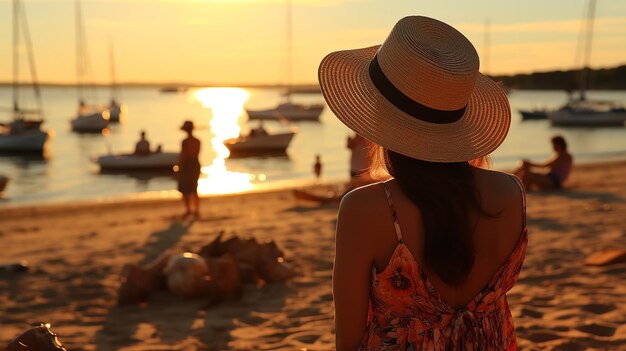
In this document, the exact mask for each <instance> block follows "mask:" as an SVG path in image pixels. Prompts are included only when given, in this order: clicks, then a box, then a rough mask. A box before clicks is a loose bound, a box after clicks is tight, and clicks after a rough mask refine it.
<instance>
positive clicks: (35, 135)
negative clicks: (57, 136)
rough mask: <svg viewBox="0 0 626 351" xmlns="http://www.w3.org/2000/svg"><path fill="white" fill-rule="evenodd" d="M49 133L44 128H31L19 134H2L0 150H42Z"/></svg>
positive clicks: (0, 136) (0, 135)
mask: <svg viewBox="0 0 626 351" xmlns="http://www.w3.org/2000/svg"><path fill="white" fill-rule="evenodd" d="M47 139H48V133H46V132H44V131H42V130H29V131H24V132H21V133H17V134H8V133H7V134H0V151H3V152H41V151H43V148H44V145H45V143H46V140H47Z"/></svg>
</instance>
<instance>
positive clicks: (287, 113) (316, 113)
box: [246, 0, 324, 122]
mask: <svg viewBox="0 0 626 351" xmlns="http://www.w3.org/2000/svg"><path fill="white" fill-rule="evenodd" d="M292 10H293V6H292V1H291V0H287V85H288V88H287V93H286V94H285V95H286V98H287V101H286V102H283V103H281V104H279V105H278V106H277V107H275V108H272V109H267V110H248V109H246V111H247V112H248V118H249V119H250V120H286V121H292V122H297V121H319V118H320V115H321V114H322V111H323V110H324V105H323V104H312V105H307V104H297V103H294V102H293V101H291V85H292V84H291V75H292V72H291V70H292V66H293V64H292V62H293V57H292V46H293V40H292V32H293V24H292V22H293V21H292Z"/></svg>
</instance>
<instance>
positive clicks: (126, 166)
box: [93, 152, 180, 171]
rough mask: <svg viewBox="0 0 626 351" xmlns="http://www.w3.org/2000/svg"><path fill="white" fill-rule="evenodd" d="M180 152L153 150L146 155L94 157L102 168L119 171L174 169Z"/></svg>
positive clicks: (94, 160)
mask: <svg viewBox="0 0 626 351" xmlns="http://www.w3.org/2000/svg"><path fill="white" fill-rule="evenodd" d="M179 158H180V153H178V152H151V153H149V154H146V155H138V154H108V155H102V156H99V157H97V158H94V159H93V162H95V163H97V164H98V165H100V169H102V170H109V171H113V170H117V171H145V170H168V171H172V170H173V169H174V166H175V165H177V164H178V160H179Z"/></svg>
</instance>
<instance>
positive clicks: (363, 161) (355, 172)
mask: <svg viewBox="0 0 626 351" xmlns="http://www.w3.org/2000/svg"><path fill="white" fill-rule="evenodd" d="M346 146H347V147H348V149H350V151H351V153H350V178H355V177H358V176H360V175H363V174H364V173H366V172H367V171H368V170H369V167H370V155H369V146H370V142H369V141H368V140H367V139H365V138H364V137H362V136H361V135H359V134H355V135H354V136H353V137H348V143H347V145H346Z"/></svg>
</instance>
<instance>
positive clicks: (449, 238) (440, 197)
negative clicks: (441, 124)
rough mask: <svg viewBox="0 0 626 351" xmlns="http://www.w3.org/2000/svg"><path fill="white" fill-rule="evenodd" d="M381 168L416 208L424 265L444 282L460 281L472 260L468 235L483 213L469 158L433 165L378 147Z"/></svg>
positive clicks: (469, 235) (471, 238)
mask: <svg viewBox="0 0 626 351" xmlns="http://www.w3.org/2000/svg"><path fill="white" fill-rule="evenodd" d="M383 160H384V166H385V168H386V170H387V172H388V173H389V175H391V176H393V177H394V178H395V179H396V180H397V181H398V184H399V185H400V188H401V189H402V191H403V192H404V193H405V194H406V195H407V196H408V197H409V199H410V200H411V202H413V203H414V204H415V206H417V207H418V208H419V210H420V212H421V215H422V223H423V226H424V253H423V258H424V264H425V265H426V267H427V268H428V269H429V270H431V271H432V272H434V273H435V274H436V275H437V276H438V277H439V278H440V279H441V280H443V281H444V282H445V283H446V284H449V285H457V286H458V285H460V284H462V283H463V282H464V281H465V279H466V278H467V275H468V274H469V272H470V270H471V268H472V266H473V264H474V255H475V253H474V243H473V233H474V229H475V228H476V224H477V223H478V215H480V214H486V213H485V211H484V210H483V209H482V206H481V204H480V199H479V195H478V192H477V190H476V188H475V185H474V178H473V174H472V166H471V165H470V163H468V162H458V163H435V162H427V161H421V160H417V159H414V158H411V157H408V156H404V155H402V154H399V153H396V152H393V151H390V150H383Z"/></svg>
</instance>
